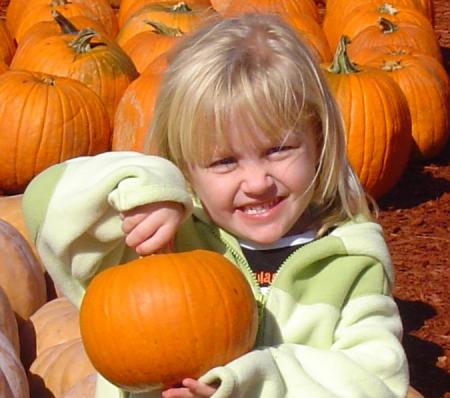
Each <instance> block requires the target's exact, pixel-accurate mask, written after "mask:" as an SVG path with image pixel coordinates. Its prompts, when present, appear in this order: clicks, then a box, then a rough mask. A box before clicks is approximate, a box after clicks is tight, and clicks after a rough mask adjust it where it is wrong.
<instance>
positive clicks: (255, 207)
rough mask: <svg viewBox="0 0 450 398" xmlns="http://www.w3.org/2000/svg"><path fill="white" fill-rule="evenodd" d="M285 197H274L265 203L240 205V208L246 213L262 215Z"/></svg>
mask: <svg viewBox="0 0 450 398" xmlns="http://www.w3.org/2000/svg"><path fill="white" fill-rule="evenodd" d="M282 200H283V198H281V197H277V198H275V199H272V200H270V201H267V202H263V203H257V204H256V203H255V204H251V205H247V206H242V207H239V209H238V210H240V211H242V212H243V213H244V214H247V215H262V214H264V213H267V212H268V211H270V210H271V209H273V208H274V207H275V206H277V205H278V204H279V203H280V202H281V201H282Z"/></svg>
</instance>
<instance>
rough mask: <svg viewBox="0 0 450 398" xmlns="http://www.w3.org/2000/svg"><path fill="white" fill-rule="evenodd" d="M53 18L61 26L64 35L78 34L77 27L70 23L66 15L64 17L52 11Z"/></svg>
mask: <svg viewBox="0 0 450 398" xmlns="http://www.w3.org/2000/svg"><path fill="white" fill-rule="evenodd" d="M52 17H53V19H54V20H55V21H56V23H57V24H58V25H59V28H60V29H61V32H62V33H67V34H76V33H78V32H79V30H78V29H77V28H76V27H75V25H74V24H73V23H72V22H70V21H69V20H68V19H67V18H66V17H65V16H64V15H62V14H61V13H60V12H59V11H56V10H52Z"/></svg>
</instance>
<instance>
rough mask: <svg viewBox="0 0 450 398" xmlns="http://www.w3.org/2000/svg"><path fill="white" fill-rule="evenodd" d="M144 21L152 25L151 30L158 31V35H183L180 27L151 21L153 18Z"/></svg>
mask: <svg viewBox="0 0 450 398" xmlns="http://www.w3.org/2000/svg"><path fill="white" fill-rule="evenodd" d="M144 23H146V24H149V25H150V26H152V27H153V32H154V33H158V34H160V35H165V36H182V35H183V32H182V30H181V29H179V28H173V27H171V26H167V25H165V24H163V23H161V22H158V21H153V20H150V19H147V20H145V21H144Z"/></svg>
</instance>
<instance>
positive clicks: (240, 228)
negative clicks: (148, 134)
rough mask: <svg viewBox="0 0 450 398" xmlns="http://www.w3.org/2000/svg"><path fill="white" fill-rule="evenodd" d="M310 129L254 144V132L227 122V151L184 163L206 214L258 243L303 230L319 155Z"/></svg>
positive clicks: (222, 226) (237, 235) (241, 236)
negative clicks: (186, 164)
mask: <svg viewBox="0 0 450 398" xmlns="http://www.w3.org/2000/svg"><path fill="white" fill-rule="evenodd" d="M309 130H310V131H308V128H306V129H305V128H303V129H302V132H301V133H291V134H289V135H288V136H287V138H284V139H282V143H273V142H269V140H268V139H267V140H261V141H260V142H257V143H256V142H255V140H254V139H253V138H254V135H252V134H249V135H248V134H245V132H243V131H240V130H239V129H238V128H236V127H235V126H231V128H230V130H229V132H228V135H229V137H228V138H229V145H228V148H227V149H226V151H220V150H218V149H216V150H215V153H214V155H213V156H212V158H211V159H210V160H208V162H207V163H206V164H205V165H203V164H193V165H189V166H188V172H189V180H190V183H191V185H192V188H193V190H194V191H195V192H196V194H197V195H198V197H199V198H200V200H201V202H202V204H203V207H204V208H205V210H206V211H207V213H208V214H209V216H210V217H211V219H212V220H213V221H214V222H215V223H216V224H217V225H219V226H220V227H221V228H223V229H225V230H227V231H228V232H230V233H231V234H233V235H234V236H236V237H238V238H241V239H245V240H249V241H253V242H255V243H260V244H268V243H272V242H275V241H277V240H278V239H280V238H281V237H283V236H286V235H289V234H291V233H299V232H302V229H303V226H304V225H305V220H304V218H305V217H304V214H305V210H306V208H307V207H308V205H309V204H310V202H311V198H312V196H313V191H314V178H315V174H316V164H317V157H318V155H317V148H316V142H315V139H314V132H313V131H312V130H313V129H312V128H310V129H309ZM281 138H283V137H281ZM302 216H303V217H302Z"/></svg>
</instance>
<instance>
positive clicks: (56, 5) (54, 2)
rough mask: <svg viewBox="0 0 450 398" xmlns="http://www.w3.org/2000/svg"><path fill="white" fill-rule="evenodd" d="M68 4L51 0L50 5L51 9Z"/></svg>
mask: <svg viewBox="0 0 450 398" xmlns="http://www.w3.org/2000/svg"><path fill="white" fill-rule="evenodd" d="M67 3H68V1H67V0H52V1H51V3H50V6H51V7H58V6H65V5H66V4H67Z"/></svg>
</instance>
